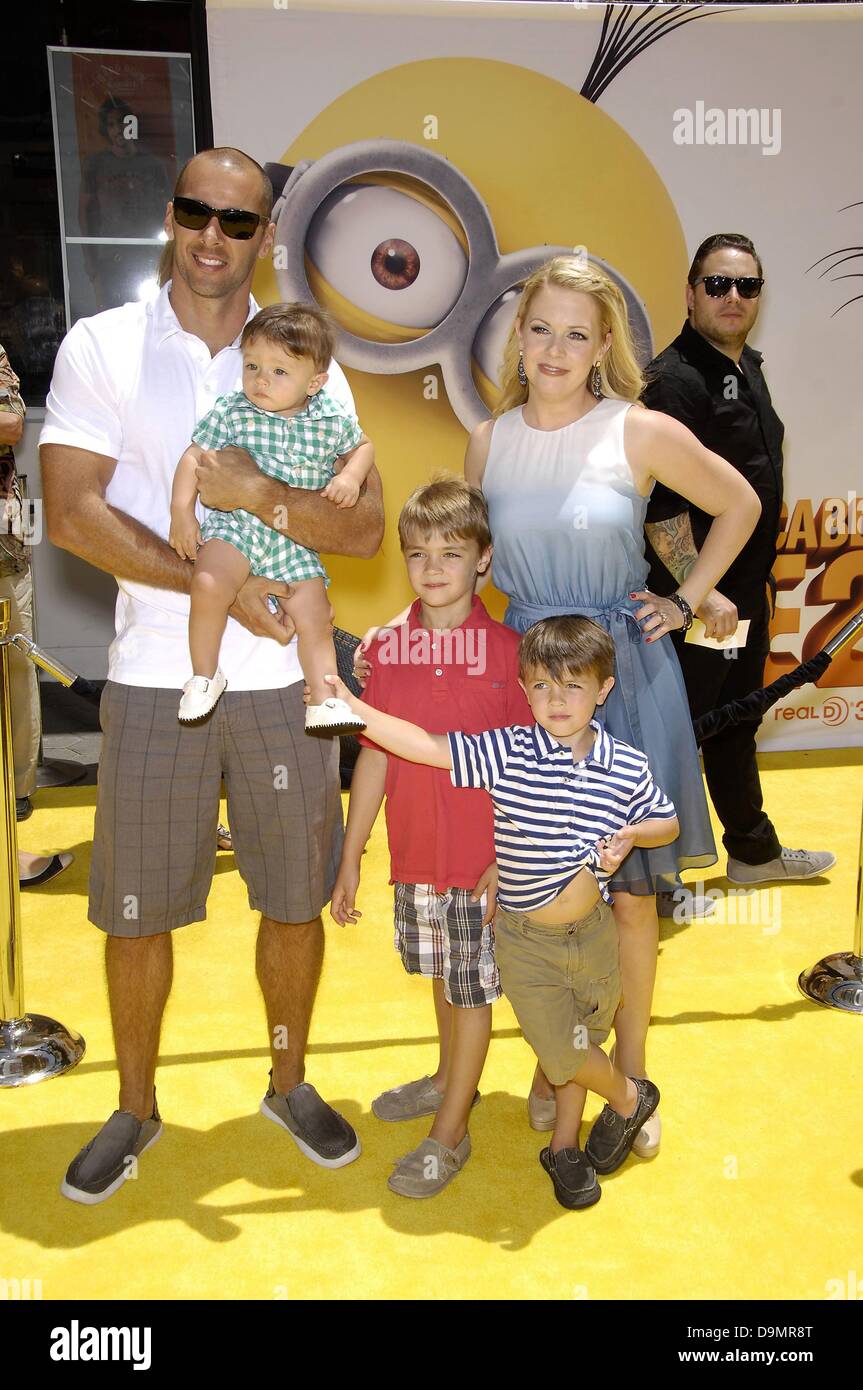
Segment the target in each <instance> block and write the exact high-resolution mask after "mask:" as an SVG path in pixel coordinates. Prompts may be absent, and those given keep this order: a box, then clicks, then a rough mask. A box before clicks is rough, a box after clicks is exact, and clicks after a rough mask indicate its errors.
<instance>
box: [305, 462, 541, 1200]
mask: <svg viewBox="0 0 863 1390" xmlns="http://www.w3.org/2000/svg"><path fill="white" fill-rule="evenodd" d="M399 539H400V542H401V547H402V554H403V555H404V557H405V563H406V565H407V570H408V578H409V580H410V583H411V588H412V589H413V591H414V593H415V594H416V595H417V600H416V602H415V603H414V604H413V605H412V606H411V608H410V610H409V613H408V617H407V621H406V622H405V623H404V624H403V625H402V626H401V627H398V628H389V629H382V630H381V631H380V633H379V634H378V636H377V638H376V639H375V641H374V643H373V645H372V646H371V648H370V650H369V653H368V659H369V661H370V664H371V667H372V671H371V675H370V676H369V679H368V682H367V684H366V688H365V692H364V695H363V699H364V700H366V701H367V702H368V703H369V704H370V705H374V707H375V708H376V709H380V710H384V711H385V712H386V713H387V714H392V715H396V716H397V717H399V718H402V719H410V720H411V721H412V722H413V723H417V724H420V725H421V726H422V727H423V728H424V729H427V730H429V731H430V732H432V733H440V734H444V733H450V732H453V731H455V730H459V729H461V730H463V731H465V732H469V733H483V732H485V731H486V730H487V729H495V728H500V727H502V726H503V725H507V724H532V723H533V716H532V714H531V712H530V706H529V704H528V702H527V699H526V698H525V695H524V692H523V691H522V689H521V687H520V685H519V683H518V643H519V638H518V634H517V633H516V632H514V631H513V630H512V629H511V628H508V627H504V626H503V624H502V623H498V622H495V621H494V619H493V618H490V617H489V615H488V613H487V612H486V609H485V607H484V605H483V603H482V601H481V600H480V599H479V598H478V597H477V596H476V594H475V592H474V590H475V588H476V584H477V581H478V579H479V577H480V575H482V574H485V572H486V571H487V570H488V568H489V566H490V564H491V554H492V545H491V532H490V530H489V524H488V511H487V508H486V503H485V498H484V497H483V495H482V493H481V492H480V491H479V489H478V488H474V487H471V486H470V485H469V484H468V483H466V482H465V481H464V479H461V478H445V479H442V480H440V481H437V482H433V483H430V484H428V485H427V486H425V487H421V488H418V489H417V491H416V492H414V493H413V494H412V496H411V497H409V498H408V500H407V502H406V503H405V505H404V507H403V508H402V513H401V516H400V517H399ZM360 742H361V743H362V744H363V745H364V746H363V751H362V752H361V754H360V756H359V759H358V760H357V764H356V767H355V769H354V774H353V779H352V782H351V798H350V809H349V812H348V824H347V829H346V831H345V841H344V849H343V851H342V859H341V864H340V866H339V873H338V878H337V879H336V885H335V888H334V890H333V897H332V903H331V905H330V913H331V915H332V917H333V918H334V920H335V921H337V922H340V923H341V924H342V925H344V924H345V923H346V922H354V921H356V919H357V918H358V917H359V916H360V915H361V914H360V913H358V912H357V911H356V910H355V907H354V904H355V901H356V895H357V889H358V887H359V882H360V863H361V856H362V853H363V850H364V849H365V847H366V842H367V840H368V838H369V835H370V834H371V830H372V826H373V825H374V823H375V820H376V818H377V815H378V812H379V810H380V808H381V802H382V801H383V799H384V797H385V796H386V821H387V838H388V841H389V848H390V882H391V883H393V884H394V887H395V944H396V947H397V949H398V951H399V953H400V955H401V958H402V961H403V963H404V967H405V969H406V970H407V972H408V974H410V975H426V976H428V977H430V978H431V979H432V981H433V986H432V988H433V992H434V1003H435V1013H436V1015H437V1025H438V1036H439V1039H440V1060H439V1064H438V1069H437V1071H436V1072H435V1074H434V1075H433V1076H424V1077H422V1078H420V1080H419V1081H410V1082H407V1083H406V1084H405V1085H401V1086H396V1087H394V1088H393V1089H392V1090H389V1091H384V1093H383V1095H380V1096H378V1098H377V1099H376V1100H375V1101H373V1102H372V1110H373V1111H374V1113H375V1115H376V1116H377V1117H378V1119H381V1120H410V1119H415V1118H416V1117H417V1116H420V1115H434V1122H433V1124H432V1127H431V1132H430V1134H429V1137H428V1138H427V1139H424V1140H423V1142H422V1143H421V1144H420V1146H419V1148H417V1149H414V1150H413V1151H412V1152H411V1153H409V1154H406V1155H405V1156H404V1157H403V1158H401V1159H399V1161H398V1163H397V1164H396V1166H395V1170H394V1172H393V1173H392V1175H391V1176H390V1178H389V1179H388V1184H389V1186H390V1187H391V1188H392V1190H393V1191H394V1192H398V1193H399V1194H400V1195H401V1196H403V1197H432V1196H435V1195H436V1193H438V1192H440V1191H441V1190H442V1189H443V1188H444V1187H445V1186H446V1185H447V1183H448V1182H450V1180H451V1179H452V1178H453V1177H455V1175H456V1174H457V1173H458V1172H459V1171H460V1169H461V1168H463V1167H464V1165H465V1163H466V1162H467V1160H468V1158H469V1157H470V1147H471V1146H470V1135H469V1133H468V1117H469V1114H470V1110H471V1107H472V1106H473V1105H475V1104H476V1103H477V1101H478V1100H479V1092H478V1091H477V1089H476V1088H477V1084H478V1082H479V1078H480V1075H481V1073H482V1069H483V1064H484V1062H485V1057H486V1053H487V1051H488V1044H489V1040H490V1037H491V1006H492V1004H493V1002H494V1001H495V1000H496V999H499V998H500V995H501V989H500V978H499V975H498V970H497V966H496V964H495V959H494V937H493V933H492V927H491V922H492V919H493V917H494V901H492V902H491V903H490V904H489V903H488V894H487V893H486V892H484V891H483V889H484V888H486V887H487V886H491V887H492V897H493V886H494V884H496V881H497V876H496V871H495V865H494V833H493V821H492V803H491V798H490V797H489V796H488V795H487V793H486V792H485V791H481V790H476V791H464V790H457V789H456V788H455V787H453V785H452V782H451V779H450V776H449V773H448V772H447V771H446V770H444V769H443V768H433V767H424V766H422V765H421V764H419V763H411V762H407V761H406V760H405V759H403V758H398V757H395V756H394V755H393V754H389V753H385V752H384V751H383V749H381V748H379V747H378V745H377V744H375V743H372V742H370V740H368V739H366V738H362V737H361V739H360Z"/></svg>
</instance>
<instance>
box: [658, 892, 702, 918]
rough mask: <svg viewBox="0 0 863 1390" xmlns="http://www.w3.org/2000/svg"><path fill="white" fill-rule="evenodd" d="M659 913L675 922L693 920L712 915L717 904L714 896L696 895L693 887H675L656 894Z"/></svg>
mask: <svg viewBox="0 0 863 1390" xmlns="http://www.w3.org/2000/svg"><path fill="white" fill-rule="evenodd" d="M656 911H657V915H658V916H660V917H662V918H663V919H667V918H669V917H670V918H671V919H672V920H673V921H675V922H691V921H692V920H693V918H695V917H712V916H713V914H714V912H715V911H716V904H715V902H714V901H713V899H712V898H703V897H700V896H696V894H695V893H693V892H692V889H691V888H674V889H671V890H670V891H669V892H667V893H657V895H656Z"/></svg>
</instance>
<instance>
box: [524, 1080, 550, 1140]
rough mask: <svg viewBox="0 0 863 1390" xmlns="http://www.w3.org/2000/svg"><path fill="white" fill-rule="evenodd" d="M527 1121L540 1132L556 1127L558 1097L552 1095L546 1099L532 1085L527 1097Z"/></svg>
mask: <svg viewBox="0 0 863 1390" xmlns="http://www.w3.org/2000/svg"><path fill="white" fill-rule="evenodd" d="M527 1122H528V1124H529V1125H530V1127H531V1129H535V1130H537V1131H538V1132H539V1133H540V1134H542V1133H544V1132H545V1131H546V1130H549V1129H554V1126H555V1124H556V1123H557V1098H556V1097H555V1096H550V1097H549V1099H548V1100H546V1099H545V1097H544V1096H538V1095H537V1094H536V1092H535V1091H534V1089H533V1087H532V1086H531V1088H530V1092H529V1094H528V1097H527Z"/></svg>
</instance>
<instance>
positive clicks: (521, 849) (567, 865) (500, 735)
mask: <svg viewBox="0 0 863 1390" xmlns="http://www.w3.org/2000/svg"><path fill="white" fill-rule="evenodd" d="M590 727H591V728H592V729H593V730H594V731H595V733H596V738H595V739H594V744H593V749H592V751H591V752H590V753H588V754H587V756H586V757H585V758H583V759H582V760H581V762H578V763H575V762H573V757H572V751H571V750H570V749H569V748H567V747H566V746H565V745H564V744H562V743H558V741H557V739H556V738H554V737H553V736H552V735H551V734H550V733H548V732H547V731H546V730H545V729H543V728H542V726H541V725H540V724H535V725H534V726H533V727H526V726H525V727H522V726H520V725H511V726H510V727H508V728H505V729H489V730H488V731H487V732H486V733H482V734H462V733H453V734H449V735H448V738H449V745H450V758H451V760H452V770H451V772H450V776H451V778H452V782H453V786H455V787H484V788H485V790H486V791H487V792H489V793H490V795H491V798H492V801H493V802H494V842H495V851H496V854H497V864H498V870H499V874H500V883H499V888H498V898H499V900H500V903H501V906H502V907H505V908H507V909H508V910H509V911H511V912H530V911H531V910H532V909H533V910H535V909H537V908H540V907H545V905H546V903H550V902H551V901H552V899H554V898H556V897H557V895H558V894H559V893H561V892H562V891H563V889H564V888H565V887H566V885H567V884H568V883H569V882H570V881H571V880H572V879H573V878H574V877H575V875H576V874H577V873H578V871H579V869H583V868H589V869H592V870H593V872H594V874H595V875H596V880H597V883H598V884H599V890H600V892H601V894H602V896H603V898H605V900H606V902H611V895H610V893H609V891H608V886H607V885H608V880H609V878H610V875H609V874H607V873H604V872H603V870H602V869H600V868H599V851H598V849H597V848H596V842H597V840H601V839H605V838H607V837H608V836H610V835H613V834H614V832H615V831H616V830H620V829H621V827H622V826H624V825H637V824H638V822H639V821H643V820H648V819H649V818H650V817H652V816H656V817H661V818H663V819H671V818H672V817H673V816H674V815H675V814H676V813H675V810H674V805H673V803H672V802H671V801H670V800H669V799H668V797H667V796H666V795H665V793H664V792H663V791H662V790H661V789H660V788H659V787H658V786H657V785H656V783H655V782H654V780H653V777H652V775H651V771H650V768H649V766H648V763H647V758H646V757H645V755H644V754H643V753H641V752H639V750H638V749H637V748H631V747H630V746H629V744H628V743H621V742H620V740H619V739H616V738H612V736H611V734H608V733H606V731H605V729H604V728H603V727H602V726H601V725H600V724H599V723H598V721H597V720H595V719H591V721H590Z"/></svg>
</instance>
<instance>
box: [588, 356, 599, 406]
mask: <svg viewBox="0 0 863 1390" xmlns="http://www.w3.org/2000/svg"><path fill="white" fill-rule="evenodd" d="M590 389H591V391H592V392H593V394H594V395H595V396H596V399H597V400H598V401H601V400H602V376H601V375H600V371H599V363H598V362H594V364H593V371H592V372H591V374H590Z"/></svg>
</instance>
